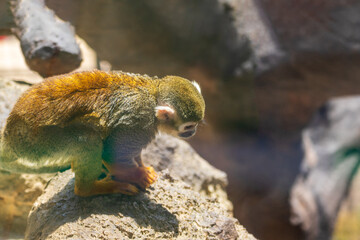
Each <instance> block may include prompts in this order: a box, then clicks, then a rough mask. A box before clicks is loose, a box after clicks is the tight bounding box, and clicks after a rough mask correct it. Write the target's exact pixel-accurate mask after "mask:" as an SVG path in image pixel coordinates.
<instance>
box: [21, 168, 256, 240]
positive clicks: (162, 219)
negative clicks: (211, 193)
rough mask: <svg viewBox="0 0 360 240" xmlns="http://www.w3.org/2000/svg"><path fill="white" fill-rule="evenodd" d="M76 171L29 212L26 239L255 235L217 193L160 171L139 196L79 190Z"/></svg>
mask: <svg viewBox="0 0 360 240" xmlns="http://www.w3.org/2000/svg"><path fill="white" fill-rule="evenodd" d="M73 177H74V174H73V173H72V172H71V171H70V170H69V171H66V172H64V173H60V174H58V176H56V177H55V178H53V179H52V180H51V181H50V183H49V185H48V186H47V188H46V189H45V191H44V194H43V195H42V196H40V197H39V198H38V200H37V201H36V202H35V204H34V206H33V209H32V211H31V213H30V215H29V219H28V227H27V231H26V239H28V240H30V239H36V240H41V239H244V240H245V239H255V238H254V237H253V236H252V235H250V234H248V233H247V232H246V230H245V229H244V228H243V227H242V226H240V225H239V223H238V221H237V220H235V219H234V218H232V217H230V216H229V215H228V212H227V210H226V209H224V208H223V207H222V205H221V204H219V202H218V200H216V199H215V198H209V197H205V196H203V195H201V194H200V193H198V192H196V191H194V190H193V189H192V188H191V186H190V185H188V184H186V183H184V182H182V181H180V180H179V179H177V178H176V177H172V176H171V175H170V173H169V171H167V170H164V171H162V172H160V177H159V179H158V180H157V182H156V183H155V184H154V185H153V186H152V187H150V188H149V189H148V190H147V191H146V192H142V193H140V194H138V195H136V196H125V195H120V194H118V195H116V194H114V195H105V196H96V197H89V198H81V197H78V196H75V195H74V190H73V188H74V179H73Z"/></svg>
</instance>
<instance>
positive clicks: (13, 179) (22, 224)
mask: <svg viewBox="0 0 360 240" xmlns="http://www.w3.org/2000/svg"><path fill="white" fill-rule="evenodd" d="M53 176H54V174H41V175H31V174H10V173H6V172H2V171H0V205H1V206H2V207H1V209H0V239H7V238H8V237H10V238H23V236H24V232H25V228H26V221H27V216H28V214H29V212H30V209H31V207H32V204H33V203H34V202H35V200H36V199H37V197H39V196H40V195H41V194H42V191H43V190H44V188H45V185H46V183H47V182H48V181H49V179H50V178H51V177H53Z"/></svg>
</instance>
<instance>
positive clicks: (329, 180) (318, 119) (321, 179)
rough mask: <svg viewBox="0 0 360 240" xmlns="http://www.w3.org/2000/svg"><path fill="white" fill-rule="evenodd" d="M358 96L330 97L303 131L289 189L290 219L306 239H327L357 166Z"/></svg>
mask: <svg viewBox="0 0 360 240" xmlns="http://www.w3.org/2000/svg"><path fill="white" fill-rule="evenodd" d="M359 116H360V97H358V96H356V97H344V98H337V99H332V100H330V101H329V102H327V103H326V104H325V105H324V106H323V107H322V108H320V109H319V111H318V112H317V113H316V115H315V117H314V119H313V121H312V122H311V123H310V125H309V126H308V127H307V128H306V129H305V130H304V132H303V146H304V152H305V153H304V155H305V156H304V159H303V162H302V171H301V173H300V175H299V176H298V177H297V180H296V182H295V184H294V186H293V188H292V192H291V207H292V213H293V215H292V219H291V220H292V222H293V223H294V224H297V225H300V226H301V227H302V229H303V230H304V232H305V233H306V239H311V240H312V239H330V238H331V236H332V232H333V230H334V225H335V223H336V219H337V215H338V212H339V209H340V206H341V204H342V202H343V200H345V199H346V196H347V194H348V191H349V189H350V186H351V184H352V180H353V179H354V176H355V174H356V173H357V170H358V168H359V166H360V160H359V156H360V151H359V142H360V135H359V132H360V122H359V120H358V119H359Z"/></svg>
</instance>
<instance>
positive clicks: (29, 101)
mask: <svg viewBox="0 0 360 240" xmlns="http://www.w3.org/2000/svg"><path fill="white" fill-rule="evenodd" d="M156 91H157V90H156V81H154V79H153V78H150V77H148V76H141V75H135V74H126V73H122V72H118V73H105V72H101V71H93V72H81V73H73V74H67V75H61V76H56V77H52V78H49V79H46V80H44V82H42V83H40V84H37V85H34V86H33V87H31V88H30V89H29V90H28V91H26V92H25V93H24V94H23V95H22V96H21V97H20V98H19V100H18V101H17V103H16V104H15V106H14V108H13V110H12V112H11V113H10V115H9V117H8V119H7V122H6V125H5V128H4V131H3V136H2V140H3V141H2V142H3V147H6V148H7V149H9V151H10V150H11V151H13V153H14V155H16V156H17V157H21V156H22V155H26V157H28V158H29V160H32V159H34V160H36V158H38V159H39V158H40V157H43V156H44V157H46V156H48V155H50V154H51V153H54V152H57V151H60V150H63V149H66V148H67V147H71V146H68V144H69V142H70V143H71V142H74V141H78V140H79V139H81V138H82V133H88V132H91V134H89V136H88V135H87V136H86V138H89V137H90V138H99V144H101V143H100V141H101V140H103V139H104V137H106V135H107V133H106V131H107V130H109V128H111V127H113V126H112V125H116V124H118V120H117V119H115V120H114V119H113V118H114V116H116V118H121V117H123V118H124V119H125V120H126V119H131V118H133V116H130V117H129V116H126V114H128V115H129V113H128V112H129V111H130V113H131V111H134V112H135V110H127V109H126V107H127V105H129V108H135V109H136V108H141V110H144V109H145V110H144V111H150V109H152V108H154V106H153V105H155V95H156ZM144 94H145V95H146V96H145V97H142V95H144ZM139 96H141V97H139ZM138 98H139V99H146V101H148V102H147V103H145V105H146V107H147V108H146V107H144V106H143V105H144V103H141V102H137V99H138ZM118 105H124V106H125V110H124V111H122V112H119V110H118V109H117V108H118ZM124 106H121V108H124ZM136 111H139V110H136ZM131 114H132V113H131ZM123 115H125V117H124V116H123ZM125 120H124V121H125ZM143 121H147V122H151V119H150V120H149V119H147V120H143ZM94 128H95V129H94ZM110 131H111V129H110ZM104 132H105V133H104ZM75 138H76V139H75ZM63 162H66V164H68V161H65V160H64V161H63ZM61 164H62V163H59V164H58V165H59V166H60V165H61Z"/></svg>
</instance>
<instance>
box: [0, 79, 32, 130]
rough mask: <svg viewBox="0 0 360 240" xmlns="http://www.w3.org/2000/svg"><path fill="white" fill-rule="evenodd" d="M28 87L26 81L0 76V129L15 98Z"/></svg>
mask: <svg viewBox="0 0 360 240" xmlns="http://www.w3.org/2000/svg"><path fill="white" fill-rule="evenodd" d="M28 87H29V84H28V83H26V82H22V81H13V80H10V79H4V78H0V93H1V94H0V129H2V127H3V126H4V124H5V120H6V118H7V117H8V116H9V114H10V111H11V109H12V107H13V106H14V104H15V102H16V100H17V99H18V98H19V96H20V95H21V93H23V92H24V91H25V90H26V89H27V88H28Z"/></svg>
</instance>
